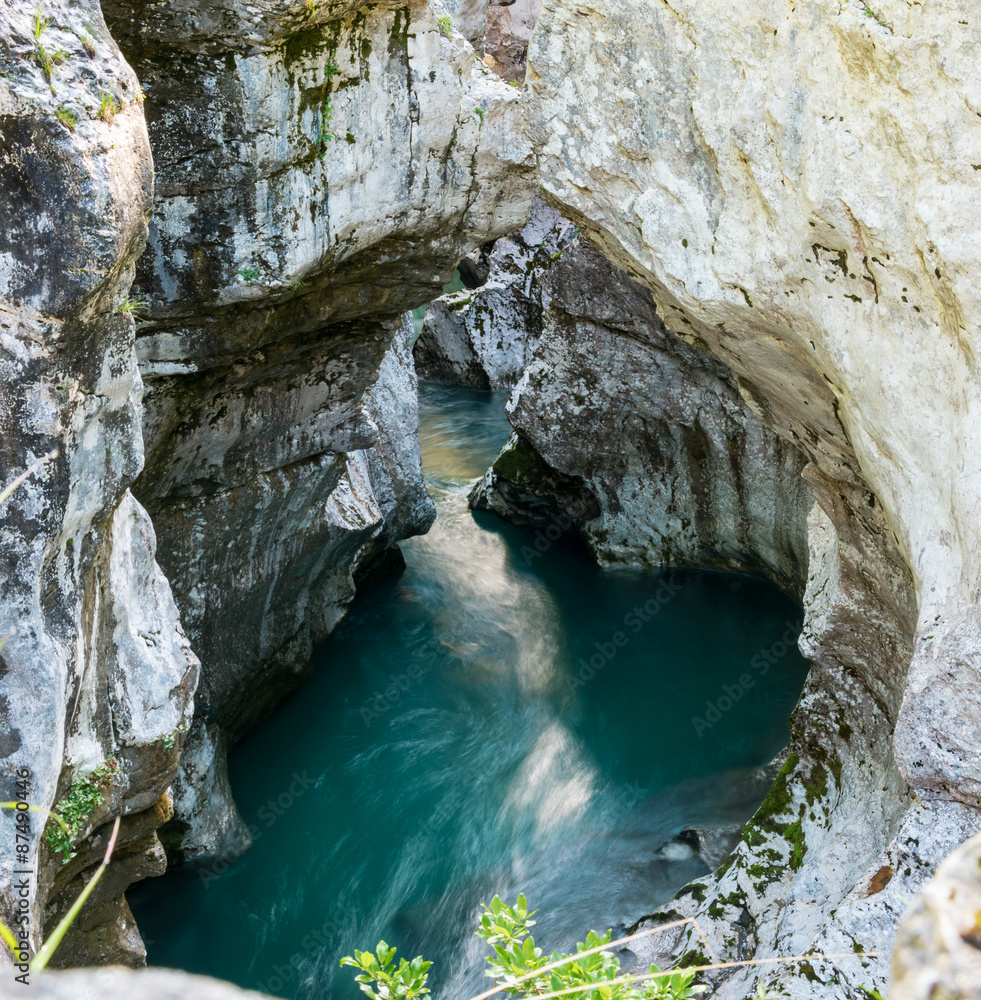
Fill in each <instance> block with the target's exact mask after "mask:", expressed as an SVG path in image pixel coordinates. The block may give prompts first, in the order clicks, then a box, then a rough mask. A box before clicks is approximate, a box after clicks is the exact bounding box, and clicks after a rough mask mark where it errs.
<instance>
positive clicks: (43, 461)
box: [0, 448, 58, 503]
mask: <svg viewBox="0 0 981 1000" xmlns="http://www.w3.org/2000/svg"><path fill="white" fill-rule="evenodd" d="M57 457H58V449H57V448H55V449H54V451H49V452H48V454H47V455H42V456H41V457H40V458H39V459H38V460H37V461H36V462H35V463H34V464H33V465H32V466H30V467H29V468H28V469H27V471H26V472H22V473H21V474H20V475H19V476H18V477H17V478H16V479H15V480H14V481H13V482H12V483H11V484H10V485H9V486H8V487H7V488H6V489H5V490H4V491H3V492H2V493H0V503H3V502H4V501H5V500H7V499H8V498H9V496H10V494H11V493H13V492H14V490H16V489H17V488H18V487H19V486H22V485H23V484H24V483H25V482H27V480H28V479H30V478H31V476H33V475H34V473H35V472H37V471H38V470H39V469H41V468H42V467H43V466H45V465H47V464H48V462H52V461H54V460H55V459H56V458H57Z"/></svg>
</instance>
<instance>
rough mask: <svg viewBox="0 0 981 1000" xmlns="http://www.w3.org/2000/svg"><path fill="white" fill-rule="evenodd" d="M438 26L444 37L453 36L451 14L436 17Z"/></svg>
mask: <svg viewBox="0 0 981 1000" xmlns="http://www.w3.org/2000/svg"><path fill="white" fill-rule="evenodd" d="M436 27H437V28H439V33H440V34H441V35H442V36H443V37H444V38H452V37H453V18H452V17H450V15H449V14H440V15H439V17H437V18H436Z"/></svg>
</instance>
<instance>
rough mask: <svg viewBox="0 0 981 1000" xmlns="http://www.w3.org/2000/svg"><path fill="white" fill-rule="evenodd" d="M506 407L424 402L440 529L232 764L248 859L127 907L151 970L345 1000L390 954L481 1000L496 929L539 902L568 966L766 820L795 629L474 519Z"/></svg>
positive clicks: (677, 581) (423, 440) (750, 608)
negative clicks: (741, 832) (513, 907)
mask: <svg viewBox="0 0 981 1000" xmlns="http://www.w3.org/2000/svg"><path fill="white" fill-rule="evenodd" d="M506 395H507V394H506V393H502V392H495V393H487V392H479V391H477V390H467V389H457V388H445V387H435V386H423V387H422V389H421V393H420V405H421V424H422V427H421V431H420V444H421V447H422V455H423V466H424V472H425V475H426V479H427V484H428V486H429V490H430V493H431V494H432V496H433V499H434V500H435V502H436V505H437V508H438V511H439V516H438V519H437V521H436V524H435V526H434V527H433V529H432V531H431V532H430V533H429V534H428V535H427V536H425V537H422V538H414V539H411V540H409V541H407V542H405V543H404V544H403V546H402V548H403V552H404V555H405V561H406V568H405V571H404V572H402V573H401V574H400V575H398V576H397V577H392V578H388V579H385V580H382V581H381V582H379V583H376V584H375V585H373V586H371V587H370V588H368V589H367V590H366V591H365V592H364V593H363V594H361V595H359V597H358V598H357V600H356V601H355V603H354V606H353V607H352V609H351V613H350V614H349V616H348V617H347V619H346V620H345V621H344V623H343V624H342V625H341V626H340V627H339V628H338V629H337V630H336V631H335V633H334V634H333V635H332V636H331V637H330V639H329V640H328V641H327V642H326V643H325V644H324V645H323V646H322V647H321V648H320V650H319V651H318V652H317V654H316V660H317V663H316V671H315V673H314V676H313V678H312V679H311V680H310V681H309V682H308V683H307V684H306V685H304V687H303V688H302V689H301V690H300V691H299V692H297V693H296V694H295V695H294V696H293V697H292V698H291V699H290V700H289V701H288V702H286V703H285V704H284V705H283V706H282V707H281V708H280V709H279V710H278V711H277V712H276V713H275V714H274V715H273V716H272V717H271V718H270V719H269V720H267V721H266V722H265V723H264V724H262V725H261V726H259V727H258V728H257V729H256V730H255V731H254V732H253V733H252V734H250V736H249V737H248V738H247V739H246V740H243V741H242V742H241V743H240V744H238V745H237V746H236V747H235V748H234V749H233V751H232V754H231V758H230V775H231V783H232V788H233V790H234V793H235V798H236V801H237V802H238V805H239V807H240V810H241V813H242V815H243V817H244V819H245V821H246V822H247V823H248V824H249V825H250V826H251V827H252V829H253V834H254V838H255V843H254V845H253V848H252V849H251V850H250V851H249V852H248V853H246V854H245V855H243V856H242V857H241V858H239V859H236V860H233V861H232V862H231V863H228V864H220V865H218V866H217V867H215V866H210V867H208V866H206V867H204V868H190V867H189V868H186V869H183V870H180V871H178V872H175V873H172V874H168V875H167V876H165V877H164V878H163V879H159V880H153V881H150V882H147V883H145V884H144V885H143V886H141V887H140V888H138V889H137V890H135V891H134V892H132V893H131V895H130V901H131V905H132V907H133V910H134V912H135V914H136V917H137V920H138V923H139V926H140V928H141V929H142V931H143V933H144V936H145V938H146V939H147V946H148V953H149V960H150V964H151V965H165V966H175V967H179V968H185V969H189V970H191V971H195V972H204V973H209V974H211V975H216V976H220V977H222V978H225V979H229V980H232V981H234V982H237V983H239V984H241V985H243V986H248V987H251V988H259V989H264V990H266V991H268V992H270V993H272V994H274V995H277V996H281V997H289V998H298V1000H299V998H302V1000H328V998H338V1000H353V998H354V997H356V996H359V995H360V994H358V992H357V989H356V986H355V984H354V982H353V976H352V970H350V969H341V968H339V959H340V958H341V957H342V956H343V955H347V954H350V953H351V952H352V951H353V950H354V949H355V948H369V947H373V946H374V945H375V943H376V942H377V941H378V939H379V938H382V937H384V938H385V939H386V940H387V941H388V942H389V943H390V944H393V945H395V946H396V947H398V948H399V950H400V954H405V955H407V956H408V957H411V956H412V955H415V954H419V953H422V954H424V955H425V956H426V957H427V958H429V959H431V960H433V961H434V963H435V965H434V968H433V970H432V974H431V979H430V984H431V985H432V986H433V987H434V993H435V995H436V996H437V998H438V1000H466V998H467V997H468V996H471V995H472V994H473V993H476V992H478V991H479V990H480V988H481V976H482V964H483V959H482V956H483V955H484V954H485V947H484V946H483V942H481V941H479V940H477V939H475V938H474V937H473V930H474V928H475V925H476V914H477V912H478V911H479V904H480V902H481V901H487V900H489V899H490V897H491V896H492V895H493V894H494V893H495V892H496V893H500V894H501V895H502V896H505V897H511V898H513V897H514V896H515V895H516V894H517V893H518V892H519V891H524V892H525V893H526V894H527V896H528V898H529V902H530V903H531V904H532V905H533V906H536V907H538V908H539V911H540V912H539V914H538V917H537V919H538V921H539V923H538V926H537V927H536V928H535V931H536V932H537V933H536V937H537V939H538V941H539V943H540V944H543V945H544V946H545V947H546V948H552V947H572V946H573V945H574V944H575V942H576V941H577V940H582V939H583V937H584V935H585V933H586V932H587V931H588V930H589V929H590V928H595V929H596V930H598V931H603V930H605V929H606V928H607V927H617V926H620V925H625V924H629V923H632V922H633V921H634V920H636V919H637V918H638V917H640V916H642V915H643V914H645V913H648V912H649V911H650V910H651V909H653V908H654V907H656V906H657V905H658V904H660V903H661V902H663V901H664V900H666V899H667V898H669V897H670V895H671V894H672V893H673V892H674V891H676V890H677V889H678V888H680V887H681V886H682V885H684V884H685V883H686V882H687V881H689V880H691V879H692V878H695V877H698V876H699V875H702V874H704V873H706V871H707V866H706V865H705V863H704V862H703V861H702V860H701V858H699V857H698V856H697V855H693V854H692V852H691V851H690V850H687V849H686V848H685V846H684V845H683V844H679V843H678V842H676V841H672V838H673V837H675V836H676V835H677V834H678V833H679V832H680V831H682V830H683V829H685V828H686V827H689V826H691V825H712V824H721V823H728V824H732V823H734V822H741V821H743V820H745V819H746V818H748V816H749V815H750V814H751V813H752V811H753V809H754V808H755V805H756V804H757V803H758V801H759V800H760V799H761V798H762V796H763V794H764V792H765V785H764V784H762V783H761V782H760V780H759V779H758V778H757V777H754V775H753V773H752V771H751V770H750V769H752V768H755V767H757V766H759V765H761V764H763V763H765V762H767V761H768V760H769V759H770V758H771V757H772V756H773V755H774V754H775V753H777V752H778V751H779V750H780V749H781V748H782V747H783V745H784V744H785V743H786V740H787V721H788V718H789V716H790V713H791V711H792V710H793V707H794V705H795V703H796V700H797V698H798V696H799V694H800V690H801V687H802V685H803V682H804V679H805V676H806V672H807V665H806V662H805V661H804V660H803V659H802V658H801V657H800V656H799V655H798V654H797V652H796V649H794V648H790V649H789V650H788V649H787V648H786V643H785V641H784V639H785V638H786V636H787V632H788V630H789V631H791V632H793V634H794V635H796V630H797V629H798V628H799V613H798V611H797V609H796V608H795V606H794V605H793V603H792V602H791V601H789V600H788V599H787V598H785V597H784V596H782V595H781V594H780V593H779V592H778V591H777V590H776V589H775V588H773V587H771V586H770V585H768V584H766V583H763V582H760V581H758V580H754V579H750V578H748V577H743V576H739V575H734V574H721V573H704V572H695V571H665V572H659V573H658V572H647V573H634V572H623V571H621V572H617V573H604V572H601V571H600V570H598V569H597V568H596V567H595V566H594V565H593V564H592V562H591V561H590V559H589V557H588V555H587V554H586V552H585V551H584V550H583V549H582V547H581V546H580V545H579V544H578V543H576V542H574V541H572V540H569V539H566V538H562V539H560V540H559V541H557V542H555V543H550V544H548V545H545V544H544V543H543V542H542V541H541V539H540V537H539V536H536V535H535V532H534V531H533V530H531V529H526V528H518V527H515V526H513V525H508V524H505V523H503V522H501V521H500V520H498V519H497V518H495V517H493V516H492V515H485V514H474V513H473V512H471V511H470V510H469V509H468V507H467V500H466V497H467V492H468V490H469V488H470V485H471V483H472V481H473V480H474V479H475V478H477V477H478V476H479V475H481V474H482V473H483V471H484V469H485V468H486V467H487V466H488V465H489V464H490V463H491V462H492V461H493V459H494V457H495V455H496V453H497V451H498V449H499V447H500V446H501V444H502V443H503V442H504V440H505V439H506V438H507V435H508V432H509V427H508V424H507V421H506V418H505V416H504V402H505V400H506ZM536 541H538V543H539V545H538V548H539V549H544V551H543V552H542V553H541V555H537V554H536V555H535V556H534V557H532V555H531V554H532V553H533V552H535V553H537V551H538V550H536V549H535V543H536ZM791 646H792V644H791ZM747 676H748V678H749V680H750V681H751V682H752V683H751V684H749V683H746V678H747ZM707 703H708V704H707ZM710 707H711V711H710V710H709V709H710Z"/></svg>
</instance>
